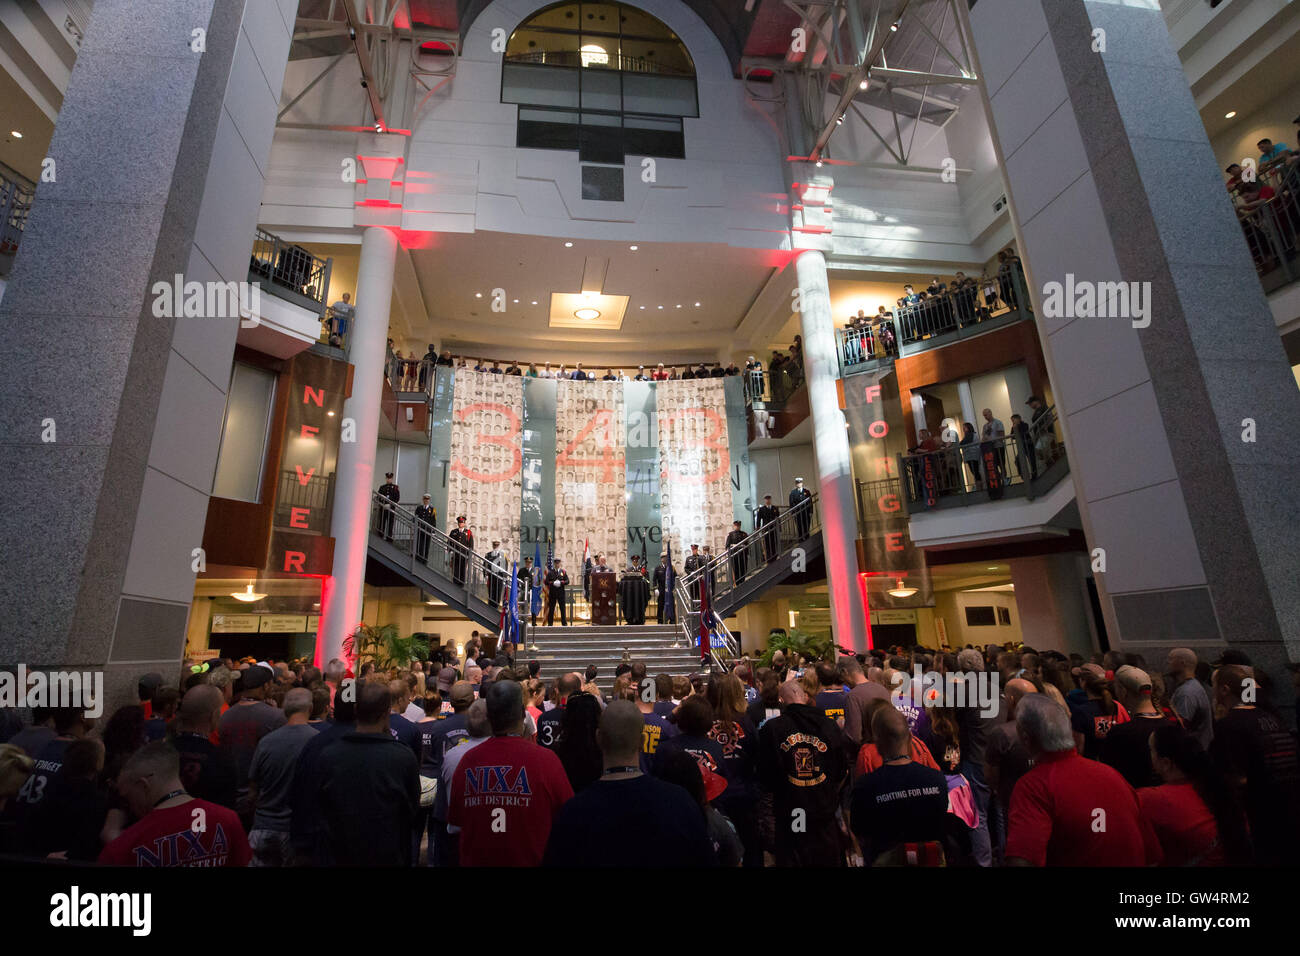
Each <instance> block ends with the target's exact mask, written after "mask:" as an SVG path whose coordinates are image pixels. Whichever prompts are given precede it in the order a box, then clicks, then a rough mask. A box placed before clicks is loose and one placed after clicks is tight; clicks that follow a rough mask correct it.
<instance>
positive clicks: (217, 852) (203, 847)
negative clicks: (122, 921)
mask: <svg viewBox="0 0 1300 956" xmlns="http://www.w3.org/2000/svg"><path fill="white" fill-rule="evenodd" d="M117 792H118V794H119V795H120V796H121V797H122V799H123V800H124V801H125V802H126V804H127V806H128V807H129V808H130V810H131V813H132V814H133V815H134V816H135V817H136V819H137V820H138V822H137V823H136V824H134V825H133V826H131V827H129V828H127V829H126V830H125V831H123V832H122V834H121V835H120V836H118V837H117V838H116V839H114V840H112V841H111V842H110V843H109V844H108V845H107V846H105V847H104V849H103V850H102V851H101V852H100V854H99V862H100V863H102V864H105V865H107V866H134V867H159V866H166V867H172V866H223V867H224V866H247V865H248V863H249V861H250V860H251V859H252V852H251V851H250V850H249V846H248V837H247V836H246V835H245V832H244V827H243V825H242V824H241V823H240V821H239V817H238V816H236V814H235V812H234V811H233V810H229V809H227V808H226V807H222V806H219V805H218V804H215V803H209V802H208V801H206V800H200V799H198V798H197V797H194V796H193V795H191V794H189V793H187V792H186V791H185V787H184V786H183V785H182V784H181V779H180V758H179V756H178V755H177V753H176V751H175V749H173V748H172V746H171V744H169V743H167V742H166V741H163V740H158V741H154V742H153V743H150V744H145V745H144V746H143V747H141V748H140V749H139V750H137V751H136V752H135V753H134V754H132V755H131V756H130V758H128V759H127V761H126V764H125V765H124V766H123V767H122V772H121V773H119V774H118V777H117ZM199 814H201V815H202V816H201V819H202V820H203V826H202V827H196V826H195V821H196V820H197V819H200V816H199Z"/></svg>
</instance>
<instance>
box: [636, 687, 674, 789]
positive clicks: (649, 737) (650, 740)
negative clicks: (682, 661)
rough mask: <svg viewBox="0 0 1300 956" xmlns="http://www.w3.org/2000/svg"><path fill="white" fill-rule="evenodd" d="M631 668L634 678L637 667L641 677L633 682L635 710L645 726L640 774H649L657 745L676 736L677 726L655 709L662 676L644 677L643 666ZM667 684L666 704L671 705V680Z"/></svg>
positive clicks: (643, 729) (642, 738)
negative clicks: (639, 669)
mask: <svg viewBox="0 0 1300 956" xmlns="http://www.w3.org/2000/svg"><path fill="white" fill-rule="evenodd" d="M632 666H633V670H634V677H635V669H636V668H637V667H640V668H641V671H640V674H641V676H640V677H636V678H635V682H634V687H635V690H636V709H637V710H638V711H639V712H640V714H641V719H642V722H643V723H644V724H645V726H644V727H643V728H642V731H641V756H640V764H641V772H642V773H650V770H651V765H652V764H653V762H654V758H655V754H656V753H658V752H659V744H660V743H662V742H663V741H664V740H667V739H668V738H669V737H673V736H676V734H677V725H676V724H674V723H673V722H672V721H670V720H669V719H668V717H667V715H665V714H661V713H659V711H658V710H657V709H656V708H657V707H658V703H657V702H658V701H660V700H662V698H661V697H660V693H661V690H662V688H661V686H660V684H661V681H660V678H661V677H663V676H664V675H662V674H661V675H659V677H655V678H651V677H649V676H648V675H646V673H645V665H644V664H634V665H632ZM667 684H668V688H667V694H668V703H669V704H670V705H671V704H672V679H671V678H669V680H668V681H667ZM669 713H672V711H671V710H670V711H669Z"/></svg>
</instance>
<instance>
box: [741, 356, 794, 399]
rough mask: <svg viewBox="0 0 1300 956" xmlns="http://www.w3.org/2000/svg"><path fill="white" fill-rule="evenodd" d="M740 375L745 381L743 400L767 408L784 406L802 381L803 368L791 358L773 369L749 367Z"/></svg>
mask: <svg viewBox="0 0 1300 956" xmlns="http://www.w3.org/2000/svg"><path fill="white" fill-rule="evenodd" d="M740 375H741V378H742V380H743V381H744V383H745V402H746V403H747V404H749V405H754V404H756V403H761V404H763V405H765V406H767V407H768V408H781V407H782V406H784V405H785V403H786V402H787V401H789V400H790V396H791V395H793V394H794V393H795V392H797V391H798V390H799V386H801V385H803V382H804V375H803V368H802V367H801V366H800V365H799V364H798V363H797V362H795V361H793V360H791V361H788V362H786V363H785V364H783V365H781V366H780V367H779V368H777V369H776V370H775V371H774V370H772V369H761V368H759V369H749V370H747V371H744V372H741V373H740Z"/></svg>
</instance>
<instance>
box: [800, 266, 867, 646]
mask: <svg viewBox="0 0 1300 956" xmlns="http://www.w3.org/2000/svg"><path fill="white" fill-rule="evenodd" d="M795 274H796V277H797V278H798V281H799V291H800V299H801V302H802V306H803V309H802V312H801V313H800V331H801V334H802V335H803V362H804V375H805V377H806V379H807V382H808V404H809V407H810V408H811V410H812V422H813V449H814V451H815V452H816V456H817V485H818V491H819V493H820V505H819V507H820V511H821V521H822V543H823V548H824V549H825V552H826V583H827V585H829V591H830V599H831V620H832V621H833V622H834V627H835V640H836V642H837V643H839V644H842V645H844V646H845V647H851V648H853V650H855V651H858V652H862V651H865V650H867V627H866V613H865V611H864V609H863V604H862V591H861V590H860V588H859V583H858V581H859V579H858V552H857V544H856V542H857V537H858V535H857V530H858V515H857V507H856V505H855V504H854V494H853V471H852V468H851V467H850V462H851V459H850V457H849V436H848V430H847V429H846V428H845V427H844V413H843V412H841V411H840V402H839V395H838V393H837V391H836V388H835V382H836V379H837V377H838V375H839V363H838V362H837V361H836V358H835V324H834V320H833V319H832V318H831V298H830V287H829V285H828V283H827V279H826V259H825V258H824V257H823V256H822V254H821V252H819V251H817V250H808V251H806V252H803V253H800V254H799V258H798V259H796V260H795Z"/></svg>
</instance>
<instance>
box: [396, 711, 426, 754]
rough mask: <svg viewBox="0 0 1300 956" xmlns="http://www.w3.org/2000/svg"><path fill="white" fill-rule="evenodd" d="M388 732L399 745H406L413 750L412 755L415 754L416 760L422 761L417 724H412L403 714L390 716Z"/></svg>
mask: <svg viewBox="0 0 1300 956" xmlns="http://www.w3.org/2000/svg"><path fill="white" fill-rule="evenodd" d="M388 732H389V733H391V734H392V735H393V739H394V740H396V741H398V742H399V743H404V744H406V746H408V747H410V748H411V753H413V754H415V759H416V760H417V761H418V760H419V759H420V744H421V741H420V731H419V730H418V729H417V728H416V726H415V724H413V723H411V722H410V721H409V720H407V719H406V718H405V717H403V716H402V715H401V714H389V715H388Z"/></svg>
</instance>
